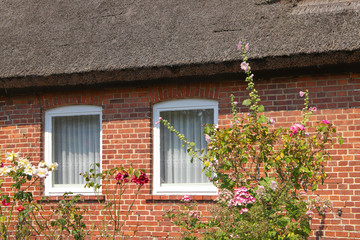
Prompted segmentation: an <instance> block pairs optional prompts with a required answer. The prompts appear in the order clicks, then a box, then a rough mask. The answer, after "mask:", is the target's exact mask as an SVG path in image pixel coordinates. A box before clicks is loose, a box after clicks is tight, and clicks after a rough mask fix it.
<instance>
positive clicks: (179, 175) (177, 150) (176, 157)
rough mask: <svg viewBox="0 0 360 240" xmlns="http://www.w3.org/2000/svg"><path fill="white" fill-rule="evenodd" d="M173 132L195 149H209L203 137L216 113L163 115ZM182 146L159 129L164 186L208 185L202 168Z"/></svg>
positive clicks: (166, 130)
mask: <svg viewBox="0 0 360 240" xmlns="http://www.w3.org/2000/svg"><path fill="white" fill-rule="evenodd" d="M160 116H161V117H162V118H163V119H166V120H168V121H169V122H170V123H171V124H172V125H173V126H174V128H175V129H176V130H177V131H179V132H180V133H182V134H184V135H185V137H187V138H188V139H189V140H190V141H191V142H195V147H196V149H206V147H207V143H206V141H205V137H204V135H203V130H204V125H206V124H213V123H214V120H213V118H214V110H213V109H198V110H183V111H166V112H165V111H164V112H161V113H160ZM182 145H183V143H182V142H181V141H180V140H179V139H178V137H177V136H176V135H175V134H174V133H171V132H170V131H169V130H168V129H167V128H166V127H164V126H163V125H161V126H160V171H161V173H160V177H161V183H162V184H167V183H170V184H174V183H179V184H181V183H207V182H209V180H208V178H207V177H206V176H205V173H201V170H202V168H203V164H202V163H201V162H200V161H199V160H197V159H194V162H193V163H191V162H190V159H191V158H190V156H189V155H188V153H187V151H186V149H187V147H186V146H184V147H182Z"/></svg>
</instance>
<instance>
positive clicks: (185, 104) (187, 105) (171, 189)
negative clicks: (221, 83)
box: [153, 99, 219, 195]
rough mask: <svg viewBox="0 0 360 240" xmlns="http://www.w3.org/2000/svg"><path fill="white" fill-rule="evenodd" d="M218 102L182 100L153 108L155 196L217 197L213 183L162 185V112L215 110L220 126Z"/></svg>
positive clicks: (156, 105)
mask: <svg viewBox="0 0 360 240" xmlns="http://www.w3.org/2000/svg"><path fill="white" fill-rule="evenodd" d="M218 105H219V104H218V102H217V101H215V100H207V99H182V100H172V101H166V102H161V103H157V104H155V105H154V107H153V134H154V135H153V173H154V174H153V194H154V195H185V194H191V195H217V194H218V189H217V188H216V187H215V186H214V185H213V184H212V183H204V184H166V185H165V184H163V185H161V184H160V128H159V124H155V123H156V122H157V121H159V117H160V112H162V111H179V110H193V109H194V110H196V109H210V108H212V109H214V124H218V111H219V110H218V108H219V107H218Z"/></svg>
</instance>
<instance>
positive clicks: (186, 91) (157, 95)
mask: <svg viewBox="0 0 360 240" xmlns="http://www.w3.org/2000/svg"><path fill="white" fill-rule="evenodd" d="M149 97H150V102H151V103H152V104H156V103H159V102H164V101H168V100H175V99H189V98H199V99H214V100H217V99H218V98H219V83H217V82H211V81H209V82H193V83H190V82H188V83H168V84H161V85H153V86H151V87H150V88H149Z"/></svg>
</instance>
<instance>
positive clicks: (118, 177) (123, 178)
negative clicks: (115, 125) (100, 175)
mask: <svg viewBox="0 0 360 240" xmlns="http://www.w3.org/2000/svg"><path fill="white" fill-rule="evenodd" d="M128 177H129V174H128V173H127V172H123V173H118V174H117V175H116V176H115V180H117V181H118V182H122V181H123V182H125V183H127V182H129V179H128Z"/></svg>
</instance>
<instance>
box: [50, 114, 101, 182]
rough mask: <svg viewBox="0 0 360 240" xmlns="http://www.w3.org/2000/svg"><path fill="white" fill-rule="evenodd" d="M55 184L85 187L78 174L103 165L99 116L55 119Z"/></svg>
mask: <svg viewBox="0 0 360 240" xmlns="http://www.w3.org/2000/svg"><path fill="white" fill-rule="evenodd" d="M52 144H53V146H52V147H53V151H52V152H53V161H54V162H57V163H58V164H59V167H58V169H57V170H56V171H55V174H54V184H84V183H85V181H84V179H83V177H82V176H80V175H79V174H80V173H82V172H85V171H89V170H90V167H94V164H95V163H100V119H99V115H83V116H66V117H54V118H53V132H52Z"/></svg>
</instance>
